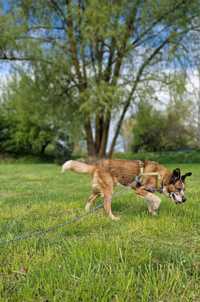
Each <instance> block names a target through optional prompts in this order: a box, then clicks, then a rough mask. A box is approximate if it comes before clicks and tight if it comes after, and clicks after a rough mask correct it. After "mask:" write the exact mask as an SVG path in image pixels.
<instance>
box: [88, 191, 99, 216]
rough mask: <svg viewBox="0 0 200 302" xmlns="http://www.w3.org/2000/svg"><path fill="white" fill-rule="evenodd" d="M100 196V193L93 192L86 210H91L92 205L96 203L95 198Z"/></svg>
mask: <svg viewBox="0 0 200 302" xmlns="http://www.w3.org/2000/svg"><path fill="white" fill-rule="evenodd" d="M98 196H100V193H92V194H91V195H90V197H89V198H88V200H87V203H86V205H85V210H86V212H89V211H90V208H91V206H92V205H93V204H94V202H95V200H96V199H97V197H98Z"/></svg>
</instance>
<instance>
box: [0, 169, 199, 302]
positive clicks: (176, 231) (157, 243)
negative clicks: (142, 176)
mask: <svg viewBox="0 0 200 302" xmlns="http://www.w3.org/2000/svg"><path fill="white" fill-rule="evenodd" d="M179 166H180V167H181V168H182V170H183V171H184V172H187V171H192V172H193V176H192V177H190V179H189V178H188V182H187V197H188V201H187V202H186V204H184V205H183V206H176V205H174V204H173V203H171V202H170V200H167V199H166V198H164V197H163V198H162V204H161V208H160V213H159V215H158V216H157V217H151V216H149V215H148V214H147V207H146V204H145V202H144V200H142V199H140V198H138V197H136V196H135V195H134V194H133V193H132V192H129V191H123V192H119V194H118V195H116V196H115V197H114V198H113V212H114V213H115V214H118V215H120V216H121V220H120V221H119V222H113V221H111V220H109V219H108V218H107V217H106V216H105V215H104V213H103V210H98V212H95V213H94V214H92V215H90V216H87V217H85V218H84V219H83V220H81V221H79V222H76V223H73V224H71V225H67V226H65V227H62V228H59V229H58V230H57V231H55V232H51V233H48V234H47V235H46V236H44V237H33V238H30V239H29V240H24V241H21V242H16V243H15V244H10V245H0V301H20V302H21V301H25V302H28V301H46V302H47V301H70V302H71V301H83V302H88V301H103V302H104V301H113V302H118V301H120V302H122V301H130V302H134V301H143V302H147V301H148V302H150V301H152V302H158V301H160V302H161V301H162V302H165V301H166V302H173V301H174V302H177V301H181V302H182V301H183V302H186V301H195V302H197V301H200V236H199V235H200V234H199V233H200V198H199V197H200V186H199V183H200V165H198V164H182V165H179ZM169 167H170V168H174V167H176V165H169ZM89 193H90V181H89V177H88V176H85V175H76V174H73V173H71V172H69V173H66V174H64V175H62V174H61V173H60V167H58V166H56V165H51V164H26V165H25V164H1V165H0V238H1V239H12V238H13V237H15V236H17V235H20V234H23V233H26V232H31V231H33V230H38V229H44V228H48V227H51V226H54V225H56V224H58V223H64V222H65V221H67V220H68V219H71V218H73V217H74V216H75V215H80V214H83V213H84V202H85V200H86V199H87V196H88V195H89ZM100 202H101V200H99V203H100Z"/></svg>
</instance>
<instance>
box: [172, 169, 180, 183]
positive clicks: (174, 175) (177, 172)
mask: <svg viewBox="0 0 200 302" xmlns="http://www.w3.org/2000/svg"><path fill="white" fill-rule="evenodd" d="M180 178H181V170H180V169H179V168H176V169H175V170H173V172H172V177H171V183H175V182H176V181H177V180H178V179H180Z"/></svg>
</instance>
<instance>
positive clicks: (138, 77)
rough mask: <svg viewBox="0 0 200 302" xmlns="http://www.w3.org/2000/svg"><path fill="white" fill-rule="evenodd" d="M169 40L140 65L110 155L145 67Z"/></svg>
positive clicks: (118, 124) (109, 155)
mask: <svg viewBox="0 0 200 302" xmlns="http://www.w3.org/2000/svg"><path fill="white" fill-rule="evenodd" d="M168 42H169V37H168V38H167V39H165V40H164V41H163V42H162V43H161V44H160V46H159V47H157V48H156V49H155V50H154V51H153V53H152V54H151V55H150V56H149V57H148V58H147V59H146V60H145V61H144V62H143V64H142V65H141V66H140V68H139V70H138V73H137V76H136V79H135V81H134V84H133V87H132V89H131V91H130V93H129V96H128V98H127V101H126V102H125V105H124V108H123V111H122V113H121V116H120V118H119V121H118V123H117V127H116V130H115V134H114V137H113V139H112V143H111V146H110V150H109V153H108V157H111V156H112V153H113V151H114V147H115V144H116V140H117V137H118V135H119V131H120V128H121V125H122V122H123V120H124V117H125V114H126V112H127V110H128V108H129V106H130V103H131V100H132V97H133V94H134V92H135V90H136V88H137V85H138V83H139V81H140V78H141V76H142V74H143V71H144V69H145V68H146V66H148V65H149V64H150V62H151V61H152V59H153V58H154V57H155V56H156V55H157V54H158V53H159V52H160V50H161V49H162V48H163V47H164V46H165V45H166V44H167V43H168Z"/></svg>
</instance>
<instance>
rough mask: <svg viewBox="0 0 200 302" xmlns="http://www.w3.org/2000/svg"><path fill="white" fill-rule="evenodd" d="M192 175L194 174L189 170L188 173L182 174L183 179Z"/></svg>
mask: <svg viewBox="0 0 200 302" xmlns="http://www.w3.org/2000/svg"><path fill="white" fill-rule="evenodd" d="M191 175H192V172H188V173H186V174H184V175H182V176H181V180H182V181H185V178H186V177H188V176H191Z"/></svg>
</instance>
